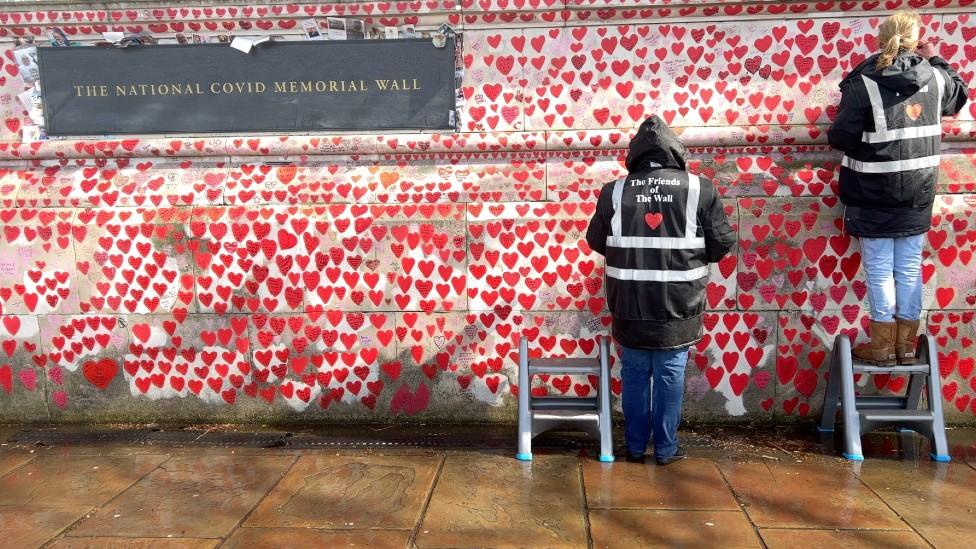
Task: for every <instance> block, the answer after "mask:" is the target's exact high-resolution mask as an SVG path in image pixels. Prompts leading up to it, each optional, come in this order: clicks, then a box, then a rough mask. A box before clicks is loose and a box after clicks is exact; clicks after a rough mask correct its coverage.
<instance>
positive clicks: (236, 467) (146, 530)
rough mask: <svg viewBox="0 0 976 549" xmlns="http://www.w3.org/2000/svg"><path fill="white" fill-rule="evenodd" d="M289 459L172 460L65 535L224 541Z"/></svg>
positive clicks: (216, 456) (191, 457) (277, 479)
mask: <svg viewBox="0 0 976 549" xmlns="http://www.w3.org/2000/svg"><path fill="white" fill-rule="evenodd" d="M294 461H295V458H294V457H293V456H263V457H259V456H236V455H225V456H219V455H207V456H205V457H202V456H176V457H173V458H171V459H170V460H168V461H167V462H166V463H164V464H163V465H161V466H160V467H159V468H157V469H156V470H154V471H153V472H152V473H149V474H148V475H147V476H146V477H145V478H143V479H142V480H141V481H139V482H137V483H136V484H135V485H134V486H132V487H131V488H129V489H128V490H126V491H125V493H123V494H122V495H121V496H119V497H117V498H115V499H114V500H112V501H111V503H110V504H108V505H106V506H104V507H102V508H101V509H100V510H99V512H98V513H97V514H95V515H94V516H93V517H91V518H90V519H87V520H85V521H83V522H81V523H79V524H78V526H76V527H75V528H74V529H73V530H72V531H71V532H70V533H69V535H71V536H77V537H89V536H122V537H152V536H156V537H166V536H169V535H172V536H173V537H189V538H216V537H223V536H225V535H227V534H228V533H230V530H231V529H232V528H233V527H234V526H235V525H236V524H237V523H238V522H239V521H240V520H241V519H242V518H244V515H245V514H246V513H247V512H248V511H249V510H251V509H252V508H253V507H254V506H255V505H256V504H257V502H258V501H259V500H260V499H261V498H262V497H263V496H264V495H265V493H267V491H268V490H270V489H271V487H272V486H274V485H275V483H277V482H278V481H279V480H281V478H282V476H284V474H285V473H286V472H287V470H288V468H289V467H290V466H291V465H292V464H293V463H294Z"/></svg>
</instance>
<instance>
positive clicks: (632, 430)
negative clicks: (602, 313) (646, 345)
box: [620, 345, 688, 459]
mask: <svg viewBox="0 0 976 549" xmlns="http://www.w3.org/2000/svg"><path fill="white" fill-rule="evenodd" d="M620 348H621V349H622V354H623V368H622V370H621V374H620V377H621V380H622V381H623V395H622V397H623V408H624V420H625V423H626V429H625V431H626V439H627V451H628V452H630V453H631V454H636V455H644V452H645V451H647V439H648V437H649V435H650V434H651V427H652V421H653V428H654V457H655V458H658V459H664V458H669V457H671V456H673V455H674V453H675V452H676V451H677V450H678V422H680V421H681V400H682V398H683V397H684V393H685V365H686V364H687V363H688V348H687V347H685V348H682V349H675V350H668V351H645V350H642V349H631V348H629V347H624V346H623V345H621V346H620ZM652 378H653V381H654V400H653V401H652V400H651V391H650V387H649V382H650V381H651V379H652ZM652 416H653V420H652Z"/></svg>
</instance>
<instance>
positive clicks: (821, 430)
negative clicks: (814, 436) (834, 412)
mask: <svg viewBox="0 0 976 549" xmlns="http://www.w3.org/2000/svg"><path fill="white" fill-rule="evenodd" d="M817 430H818V431H820V432H821V433H833V432H834V430H833V429H824V428H823V427H817Z"/></svg>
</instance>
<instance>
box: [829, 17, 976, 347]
mask: <svg viewBox="0 0 976 549" xmlns="http://www.w3.org/2000/svg"><path fill="white" fill-rule="evenodd" d="M921 23H922V22H921V19H920V17H919V16H918V14H917V13H914V12H910V11H900V12H896V13H895V14H893V15H892V16H890V17H889V18H888V19H887V20H885V21H884V22H883V23H882V24H881V27H880V29H879V36H878V42H879V44H880V47H881V52H880V53H878V54H875V55H872V56H871V57H869V58H867V59H866V60H865V61H864V62H863V63H861V64H860V65H858V66H857V67H856V68H855V69H854V70H853V71H851V73H850V74H849V75H848V76H847V77H846V78H844V80H843V81H841V83H840V89H841V102H840V107H839V110H838V112H837V117H836V118H835V119H834V123H833V124H832V125H831V127H830V130H829V131H828V133H827V137H828V140H829V141H830V144H831V146H833V147H834V148H836V149H840V150H841V151H843V152H844V158H843V160H842V162H841V169H840V199H841V202H843V204H844V205H845V206H846V208H845V211H844V229H845V230H846V232H847V233H848V234H850V235H852V236H856V237H859V238H860V240H861V254H862V258H863V261H864V267H865V270H866V271H867V287H868V292H867V295H868V302H869V304H870V315H871V322H870V334H871V341H870V342H869V343H867V344H862V345H859V346H857V347H856V348H855V349H854V357H855V358H856V359H857V360H858V361H861V362H867V363H871V364H878V365H884V366H893V365H896V364H913V363H914V362H915V340H916V335H917V333H918V324H919V317H920V315H921V312H922V245H923V243H924V238H925V233H927V232H928V231H929V228H930V227H931V223H932V205H933V203H934V201H935V188H936V183H937V181H938V177H939V152H940V150H941V145H942V124H941V121H942V116H943V115H945V116H952V115H955V114H956V113H958V112H959V111H960V110H961V109H962V108H963V106H964V105H965V104H966V100H967V94H968V91H967V89H966V83H965V82H963V80H962V79H961V78H960V77H959V75H958V74H957V73H956V71H954V70H953V69H952V67H950V66H949V64H948V63H947V62H946V61H945V59H942V58H941V57H939V56H938V55H936V42H935V41H925V42H922V43H920V42H919V39H920V33H921Z"/></svg>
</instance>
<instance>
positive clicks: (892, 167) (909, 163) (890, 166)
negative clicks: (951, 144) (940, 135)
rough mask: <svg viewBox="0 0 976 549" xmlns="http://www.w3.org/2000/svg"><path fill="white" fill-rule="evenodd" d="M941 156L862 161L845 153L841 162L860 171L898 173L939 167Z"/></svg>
mask: <svg viewBox="0 0 976 549" xmlns="http://www.w3.org/2000/svg"><path fill="white" fill-rule="evenodd" d="M940 158H941V155H938V154H936V155H932V156H923V157H921V158H910V159H908V160H890V161H887V162H862V161H860V160H854V159H853V158H851V157H849V156H846V155H845V156H844V159H843V160H842V161H841V164H842V165H843V166H846V167H847V168H850V169H851V170H854V171H855V172H859V173H896V172H907V171H909V170H921V169H922V168H934V167H937V166H938V165H939V159H940Z"/></svg>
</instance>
